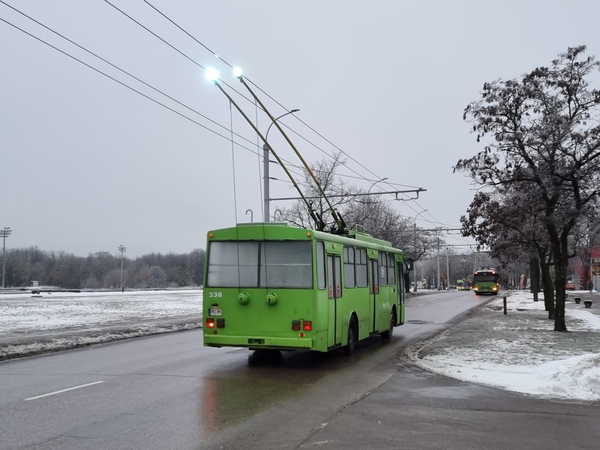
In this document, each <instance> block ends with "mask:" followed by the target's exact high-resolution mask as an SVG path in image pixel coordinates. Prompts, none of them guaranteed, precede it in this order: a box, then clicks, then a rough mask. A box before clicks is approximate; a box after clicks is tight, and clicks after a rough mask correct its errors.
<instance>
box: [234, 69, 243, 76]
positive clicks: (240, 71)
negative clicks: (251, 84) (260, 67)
mask: <svg viewBox="0 0 600 450" xmlns="http://www.w3.org/2000/svg"><path fill="white" fill-rule="evenodd" d="M243 75H244V71H243V70H242V69H241V67H234V68H233V76H234V77H236V78H242V76H243Z"/></svg>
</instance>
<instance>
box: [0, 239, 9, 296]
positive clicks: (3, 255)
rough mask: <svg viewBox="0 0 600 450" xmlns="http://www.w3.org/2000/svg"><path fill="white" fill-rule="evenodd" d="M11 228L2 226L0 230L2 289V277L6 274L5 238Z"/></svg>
mask: <svg viewBox="0 0 600 450" xmlns="http://www.w3.org/2000/svg"><path fill="white" fill-rule="evenodd" d="M10 233H12V230H11V229H10V228H8V227H4V229H3V230H0V236H2V289H4V277H5V276H6V238H7V237H8V236H10Z"/></svg>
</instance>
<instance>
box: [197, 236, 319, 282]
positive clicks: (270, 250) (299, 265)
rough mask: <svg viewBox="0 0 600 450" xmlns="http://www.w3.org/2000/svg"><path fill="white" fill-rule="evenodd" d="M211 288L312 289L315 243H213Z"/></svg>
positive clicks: (210, 275) (209, 271) (210, 266)
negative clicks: (313, 247)
mask: <svg viewBox="0 0 600 450" xmlns="http://www.w3.org/2000/svg"><path fill="white" fill-rule="evenodd" d="M207 285H208V286H211V287H245V288H251V287H264V288H300V289H311V288H312V287H313V280H312V252H311V243H310V242H309V241H266V242H211V243H210V251H209V258H208V279H207Z"/></svg>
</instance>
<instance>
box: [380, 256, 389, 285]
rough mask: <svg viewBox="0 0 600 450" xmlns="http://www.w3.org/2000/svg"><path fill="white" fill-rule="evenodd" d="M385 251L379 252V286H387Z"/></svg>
mask: <svg viewBox="0 0 600 450" xmlns="http://www.w3.org/2000/svg"><path fill="white" fill-rule="evenodd" d="M387 278H388V277H387V253H386V252H379V286H387V284H388V280H387Z"/></svg>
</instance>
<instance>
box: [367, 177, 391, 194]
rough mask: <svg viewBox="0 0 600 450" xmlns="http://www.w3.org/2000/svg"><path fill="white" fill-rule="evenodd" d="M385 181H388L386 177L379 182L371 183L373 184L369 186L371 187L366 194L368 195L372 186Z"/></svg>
mask: <svg viewBox="0 0 600 450" xmlns="http://www.w3.org/2000/svg"><path fill="white" fill-rule="evenodd" d="M387 179H388V178H387V177H385V178H382V179H381V180H377V181H376V182H375V183H373V184H372V185H371V187H370V188H369V190H368V191H367V194H370V193H371V189H373V186H375V185H376V184H377V183H381V182H382V181H385V180H387Z"/></svg>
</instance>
